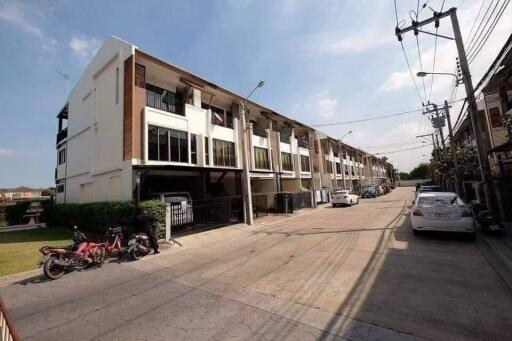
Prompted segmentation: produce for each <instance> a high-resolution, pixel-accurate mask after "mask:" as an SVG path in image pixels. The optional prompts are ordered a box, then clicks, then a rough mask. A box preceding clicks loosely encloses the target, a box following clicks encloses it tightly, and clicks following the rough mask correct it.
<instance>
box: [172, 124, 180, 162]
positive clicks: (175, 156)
mask: <svg viewBox="0 0 512 341" xmlns="http://www.w3.org/2000/svg"><path fill="white" fill-rule="evenodd" d="M178 133H179V132H178V131H177V130H171V161H176V162H179V161H180V139H179V135H178Z"/></svg>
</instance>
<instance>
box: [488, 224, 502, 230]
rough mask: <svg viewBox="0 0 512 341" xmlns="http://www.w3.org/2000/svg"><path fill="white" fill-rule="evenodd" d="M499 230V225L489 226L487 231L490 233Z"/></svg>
mask: <svg viewBox="0 0 512 341" xmlns="http://www.w3.org/2000/svg"><path fill="white" fill-rule="evenodd" d="M499 229H500V225H499V224H493V225H489V230H491V231H498V230H499Z"/></svg>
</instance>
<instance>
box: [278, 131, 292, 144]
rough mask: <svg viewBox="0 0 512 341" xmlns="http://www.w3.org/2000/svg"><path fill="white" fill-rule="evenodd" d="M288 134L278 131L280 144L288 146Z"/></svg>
mask: <svg viewBox="0 0 512 341" xmlns="http://www.w3.org/2000/svg"><path fill="white" fill-rule="evenodd" d="M290 135H291V134H290V132H289V131H288V132H286V131H280V132H279V140H280V141H281V142H282V143H287V144H290Z"/></svg>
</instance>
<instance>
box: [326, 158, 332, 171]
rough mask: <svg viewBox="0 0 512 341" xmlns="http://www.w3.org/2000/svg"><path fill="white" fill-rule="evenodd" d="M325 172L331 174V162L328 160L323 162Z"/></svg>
mask: <svg viewBox="0 0 512 341" xmlns="http://www.w3.org/2000/svg"><path fill="white" fill-rule="evenodd" d="M325 170H326V172H327V173H331V174H332V162H331V161H330V160H325Z"/></svg>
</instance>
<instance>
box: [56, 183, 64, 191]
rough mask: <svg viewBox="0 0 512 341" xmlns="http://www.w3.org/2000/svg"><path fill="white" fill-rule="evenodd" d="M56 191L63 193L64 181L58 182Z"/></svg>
mask: <svg viewBox="0 0 512 341" xmlns="http://www.w3.org/2000/svg"><path fill="white" fill-rule="evenodd" d="M57 193H64V183H63V182H59V183H58V184H57Z"/></svg>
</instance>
